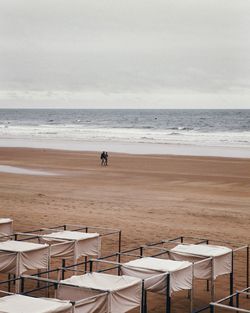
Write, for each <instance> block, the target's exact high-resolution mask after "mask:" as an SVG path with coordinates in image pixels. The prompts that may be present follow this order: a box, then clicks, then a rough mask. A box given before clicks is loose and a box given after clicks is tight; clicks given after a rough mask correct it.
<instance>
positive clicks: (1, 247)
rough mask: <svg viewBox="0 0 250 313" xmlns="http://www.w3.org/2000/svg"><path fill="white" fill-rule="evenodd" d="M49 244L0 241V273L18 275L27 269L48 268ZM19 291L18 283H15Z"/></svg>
mask: <svg viewBox="0 0 250 313" xmlns="http://www.w3.org/2000/svg"><path fill="white" fill-rule="evenodd" d="M48 265H49V246H48V245H47V244H37V243H33V242H25V241H16V240H7V241H4V242H0V273H8V274H15V275H16V277H19V276H20V275H21V274H23V273H25V272H26V271H28V270H39V269H48ZM16 290H17V291H19V284H18V282H17V284H16Z"/></svg>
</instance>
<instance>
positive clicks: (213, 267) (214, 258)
mask: <svg viewBox="0 0 250 313" xmlns="http://www.w3.org/2000/svg"><path fill="white" fill-rule="evenodd" d="M212 243H220V245H217V244H212ZM148 246H150V247H151V248H152V247H156V246H158V247H159V246H161V247H162V248H165V249H166V250H167V251H168V254H169V258H171V259H172V260H177V261H189V262H193V263H194V277H195V278H197V279H203V280H207V290H209V281H210V283H211V300H212V301H214V298H215V280H216V279H217V278H218V277H219V276H222V275H229V287H230V294H232V293H233V289H234V274H235V273H234V272H235V266H234V259H235V256H236V253H238V252H239V251H242V252H244V258H245V260H246V285H247V286H248V285H249V246H248V245H247V244H246V245H244V244H236V243H231V242H227V241H219V240H210V239H206V238H205V239H204V238H196V237H184V236H180V237H177V238H173V239H167V240H161V241H159V242H156V243H151V244H148ZM245 252H246V254H245ZM201 260H202V262H201Z"/></svg>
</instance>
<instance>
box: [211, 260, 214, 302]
mask: <svg viewBox="0 0 250 313" xmlns="http://www.w3.org/2000/svg"><path fill="white" fill-rule="evenodd" d="M211 262H212V269H211V301H214V258H212V260H211Z"/></svg>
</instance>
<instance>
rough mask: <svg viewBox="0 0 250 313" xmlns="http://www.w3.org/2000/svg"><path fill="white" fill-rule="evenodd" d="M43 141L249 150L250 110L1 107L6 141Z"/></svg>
mask: <svg viewBox="0 0 250 313" xmlns="http://www.w3.org/2000/svg"><path fill="white" fill-rule="evenodd" d="M39 141H40V142H41V143H42V142H43V143H45V142H47V143H50V144H49V145H47V146H46V147H51V146H52V147H53V142H54V144H55V148H56V147H57V144H58V143H59V142H64V143H65V142H68V144H69V148H74V143H75V147H77V146H78V147H81V150H88V148H91V147H93V145H94V144H95V146H96V149H94V150H97V151H99V150H102V149H103V148H104V147H105V143H106V146H107V147H115V146H116V145H117V144H118V143H119V146H120V147H121V146H122V145H123V146H124V147H126V148H125V149H124V150H125V151H126V149H127V148H128V147H130V144H132V145H134V146H136V145H138V144H139V145H140V146H141V145H142V144H147V145H148V146H147V147H148V149H150V151H145V149H142V150H143V152H148V153H154V151H151V150H152V149H154V147H155V148H156V147H159V145H160V146H161V147H162V148H164V149H166V148H169V147H171V146H175V147H182V149H183V147H184V148H185V146H186V147H187V146H189V147H190V146H192V147H194V148H195V149H194V150H197V149H198V147H201V148H202V147H203V148H204V147H217V148H218V147H220V148H226V149H228V148H232V149H237V151H239V149H242V151H244V150H246V149H247V150H248V149H249V148H250V110H84V109H0V145H1V146H6V145H7V146H9V145H11V143H13V145H14V146H15V145H16V144H15V143H17V142H19V143H20V142H22V144H18V145H19V146H20V145H23V146H33V145H32V144H31V145H29V143H32V142H33V143H34V142H36V143H39ZM88 143H89V144H92V146H91V147H90V146H89V145H87V144H88ZM100 143H101V145H100ZM112 143H113V145H112ZM85 144H86V149H85V148H84V145H85ZM43 145H44V144H43ZM65 148H66V149H67V145H66V146H65ZM164 149H163V150H164ZM76 150H78V149H76ZM91 150H92V149H91ZM111 150H112V149H111ZM113 150H114V151H115V150H117V149H115V148H113ZM128 150H129V151H128V152H131V151H130V148H128ZM146 150H147V149H146ZM117 151H118V152H119V151H120V150H119V149H118V150H117ZM125 151H122V152H125ZM136 152H138V151H136ZM157 152H159V151H158V150H157V149H156V153H157Z"/></svg>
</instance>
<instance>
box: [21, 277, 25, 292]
mask: <svg viewBox="0 0 250 313" xmlns="http://www.w3.org/2000/svg"><path fill="white" fill-rule="evenodd" d="M23 292H24V277H21V293H23Z"/></svg>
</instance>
